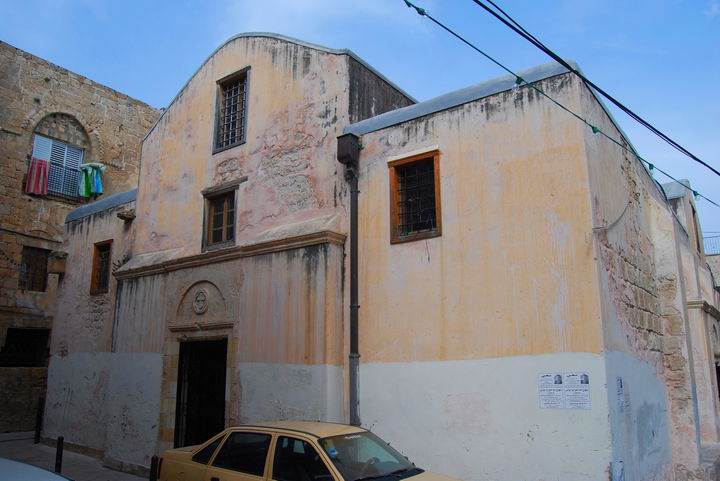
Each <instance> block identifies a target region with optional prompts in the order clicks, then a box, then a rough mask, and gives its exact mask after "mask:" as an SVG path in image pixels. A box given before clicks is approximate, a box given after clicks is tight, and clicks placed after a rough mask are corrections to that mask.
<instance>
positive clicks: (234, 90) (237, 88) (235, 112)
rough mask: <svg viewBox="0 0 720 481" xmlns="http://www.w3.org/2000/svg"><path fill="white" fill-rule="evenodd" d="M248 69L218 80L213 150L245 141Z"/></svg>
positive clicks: (223, 148) (219, 149)
mask: <svg viewBox="0 0 720 481" xmlns="http://www.w3.org/2000/svg"><path fill="white" fill-rule="evenodd" d="M247 87H248V70H247V69H245V70H243V71H242V72H240V73H238V74H234V75H232V76H231V77H229V78H228V79H226V80H221V81H220V82H218V100H217V120H216V125H215V149H214V151H215V152H219V151H221V150H225V149H229V148H230V147H233V146H235V145H239V144H242V143H243V142H245V130H246V127H247V125H246V124H247Z"/></svg>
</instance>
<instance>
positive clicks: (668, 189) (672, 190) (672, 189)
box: [662, 179, 691, 200]
mask: <svg viewBox="0 0 720 481" xmlns="http://www.w3.org/2000/svg"><path fill="white" fill-rule="evenodd" d="M688 187H691V186H690V181H689V180H688V179H680V182H676V181H674V180H673V181H672V182H666V183H664V184H662V188H663V190H664V191H665V196H666V197H667V198H668V200H673V199H679V198H680V197H684V196H685V192H686V191H687V190H688Z"/></svg>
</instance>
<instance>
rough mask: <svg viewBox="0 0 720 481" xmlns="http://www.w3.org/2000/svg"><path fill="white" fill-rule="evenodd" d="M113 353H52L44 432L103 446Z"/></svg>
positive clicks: (80, 443)
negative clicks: (62, 355) (65, 354)
mask: <svg viewBox="0 0 720 481" xmlns="http://www.w3.org/2000/svg"><path fill="white" fill-rule="evenodd" d="M110 357H111V354H110V353H108V352H80V353H73V354H69V355H67V356H64V357H60V356H56V355H53V356H51V357H50V364H49V365H48V383H47V397H46V399H45V419H44V422H43V436H45V437H48V438H53V439H55V438H57V437H58V436H64V437H65V442H67V443H73V444H77V445H80V446H84V447H88V448H92V449H96V450H99V451H102V450H103V449H104V447H105V434H106V413H107V409H106V399H107V386H108V382H109V377H110Z"/></svg>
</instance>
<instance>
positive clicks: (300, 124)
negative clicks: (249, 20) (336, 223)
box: [135, 37, 348, 256]
mask: <svg viewBox="0 0 720 481" xmlns="http://www.w3.org/2000/svg"><path fill="white" fill-rule="evenodd" d="M347 65H348V57H347V56H345V55H336V54H330V53H325V52H321V51H319V50H315V49H311V48H306V47H301V46H298V45H295V44H293V43H289V42H285V41H282V40H277V39H270V38H259V37H257V38H256V37H242V38H238V39H236V40H233V41H231V42H230V43H228V44H227V45H225V46H223V47H222V48H221V49H220V50H219V51H218V52H217V53H216V54H215V55H214V56H212V57H211V58H210V60H209V61H208V62H207V63H206V64H204V65H203V66H202V67H201V69H200V71H199V72H198V73H197V74H196V75H195V76H194V77H193V78H192V79H191V81H190V83H189V84H188V85H187V87H186V88H185V89H184V90H183V91H182V93H181V94H180V96H179V98H178V99H177V100H176V101H175V102H174V103H173V104H172V105H171V106H170V107H169V109H168V111H167V112H166V113H165V115H164V116H163V117H162V119H161V120H160V122H159V123H158V125H157V126H156V127H155V128H154V130H152V131H151V133H150V135H149V136H148V138H147V139H146V140H145V142H144V144H143V152H142V173H141V182H140V191H139V197H138V219H139V221H140V222H138V224H139V227H138V234H137V242H136V245H135V252H136V253H137V254H142V253H145V252H154V251H161V250H167V249H173V248H180V251H179V252H178V254H177V255H178V256H184V255H189V254H196V253H199V252H200V251H201V241H202V227H201V226H202V221H203V219H202V215H203V198H202V195H201V191H202V190H203V189H205V188H207V187H210V186H213V185H217V184H220V183H222V182H225V181H229V180H233V179H237V178H240V177H242V176H248V178H249V179H248V181H247V182H244V183H243V184H242V185H241V186H240V188H239V196H238V207H237V210H238V212H237V224H238V233H237V239H238V240H237V242H238V243H239V244H242V243H245V242H248V241H251V240H252V239H253V237H254V236H255V235H257V233H258V232H260V231H262V230H264V229H267V228H269V227H272V226H275V225H280V224H287V223H290V222H295V221H298V220H302V219H307V218H312V217H316V216H318V215H321V214H327V213H332V212H334V211H336V210H338V209H339V207H338V206H339V205H340V202H341V197H342V195H343V192H344V190H345V184H344V181H343V180H342V178H341V177H340V176H338V175H337V174H336V172H337V169H338V164H337V161H336V160H335V138H336V136H337V135H339V134H340V133H341V130H342V127H343V125H345V124H346V123H347V117H348V114H347V112H348V100H347V90H348V73H347V72H348V66H347ZM245 67H250V73H249V76H250V79H249V93H248V122H247V142H246V143H245V144H244V145H241V146H238V147H235V148H232V149H229V150H226V151H224V152H221V153H218V154H215V155H213V154H212V141H213V128H214V113H215V111H214V106H215V96H216V82H217V81H218V80H219V79H222V78H223V77H226V76H227V75H230V74H232V73H234V72H236V71H239V70H241V69H243V68H245Z"/></svg>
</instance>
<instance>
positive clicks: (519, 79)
mask: <svg viewBox="0 0 720 481" xmlns="http://www.w3.org/2000/svg"><path fill="white" fill-rule="evenodd" d="M403 1H404V2H405V5H407V6H408V7H409V8H412V9H414V10H415V11H416V12H417V14H418V15H420V16H421V17H425V18H427V19H428V20H430V21H432V22H433V23H434V24H436V25H437V26H439V27H440V28H442V29H443V30H445V31H446V32H448V33H449V34H451V35H452V36H453V37H455V38H457V39H458V40H460V41H461V42H463V43H464V44H465V45H467V46H469V47H470V48H472V49H473V50H475V51H476V52H478V53H480V54H481V55H482V56H483V57H485V58H487V59H488V60H490V61H491V62H492V63H494V64H495V65H497V66H498V67H500V68H501V69H503V70H504V71H506V72H508V73H509V74H510V75H512V76H513V77H515V85H516V86H520V85H522V84H525V85H527V86H528V87H530V88H532V89H534V90H535V91H536V92H537V93H539V94H540V95H542V96H543V97H545V98H546V99H548V100H549V101H550V102H552V103H553V104H555V105H556V106H557V107H559V108H561V109H562V110H564V111H565V112H567V113H569V114H570V115H572V116H573V117H575V118H576V119H578V120H579V121H581V122H582V123H584V124H585V125H587V126H588V127H590V129H591V130H592V132H593V134H596V135H602V136H603V137H605V138H606V139H608V140H609V141H611V142H612V143H614V144H615V145H617V146H619V147H620V148H622V149H623V150H625V151H626V152H628V153H630V154H632V155H634V156H635V157H636V158H637V159H638V160H640V161H641V162H643V163H645V164H647V166H648V169H649V170H650V172H652V171H653V170H657V171H658V172H660V173H661V174H663V175H664V176H665V177H667V178H669V179H671V180H673V181H675V182H677V183H678V184H680V185H681V186H683V187H685V188H686V189H687V190H689V191H690V192H692V194H693V195H694V196H695V197H701V198H703V199H705V200H707V201H708V202H710V203H711V204H713V205H714V206H716V207H718V208H720V204H718V203H717V202H715V201H713V200H712V199H710V198H708V197H706V196H704V195H703V194H701V193H700V192H698V191H697V190H694V189H693V188H692V187H690V186H689V185H687V184H685V183H683V182H681V181H680V180H679V179H676V178H675V177H673V176H672V175H670V174H669V173H667V172H665V171H664V170H662V169H660V168H658V167H657V166H655V165H654V164H652V163H651V162H649V161H647V160H645V159H643V158H642V157H641V156H640V155H639V154H638V153H637V152H635V150H634V149H632V148H631V147H629V146H628V145H627V144H626V143H625V142H620V141H618V140H616V139H615V138H613V137H611V136H610V135H608V134H606V133H605V132H603V131H602V130H600V129H599V128H598V127H596V126H595V125H593V124H591V123H590V122H588V121H587V120H586V119H585V118H583V117H581V116H580V115H578V114H577V113H575V112H573V111H572V110H570V109H569V108H567V107H565V106H564V105H563V104H561V103H560V102H558V101H557V100H555V99H554V98H552V97H550V96H549V95H548V94H546V93H545V92H544V91H543V90H542V89H541V88H539V87H538V86H537V85H535V84H534V83H528V82H526V81H525V79H523V78H522V77H520V76H519V75H518V74H517V73H515V72H514V71H512V70H511V69H510V68H508V67H506V66H505V65H503V64H502V63H501V62H500V61H498V60H496V59H495V58H493V57H492V56H490V55H489V54H488V53H487V52H484V51H483V50H481V49H480V48H479V47H477V46H476V45H474V44H472V43H471V42H470V41H469V40H467V39H465V38H464V37H462V36H461V35H460V34H458V33H457V32H455V31H453V30H452V29H451V28H449V27H448V26H446V25H445V24H443V23H442V22H440V21H439V20H437V19H436V18H435V17H433V16H432V15H430V13H428V11H427V10H425V9H424V8H422V7H418V6H417V5H415V4H413V3H412V2H411V1H410V0H403Z"/></svg>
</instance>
